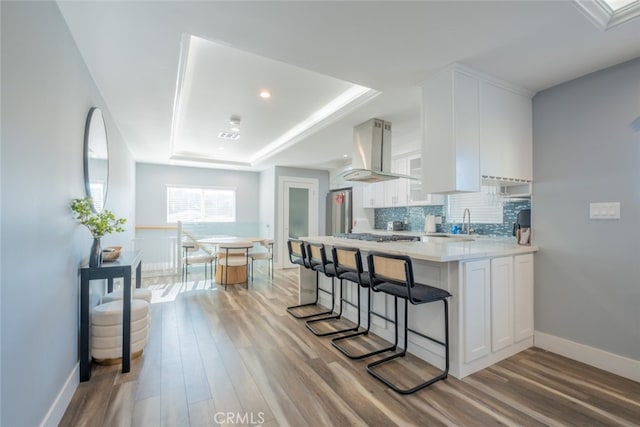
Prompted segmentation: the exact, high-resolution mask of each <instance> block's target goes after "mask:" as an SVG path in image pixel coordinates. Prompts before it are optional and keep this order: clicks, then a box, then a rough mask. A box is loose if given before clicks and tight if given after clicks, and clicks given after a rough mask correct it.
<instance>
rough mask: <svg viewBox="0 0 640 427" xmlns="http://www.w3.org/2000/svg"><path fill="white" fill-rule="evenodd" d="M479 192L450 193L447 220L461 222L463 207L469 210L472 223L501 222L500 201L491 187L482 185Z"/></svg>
mask: <svg viewBox="0 0 640 427" xmlns="http://www.w3.org/2000/svg"><path fill="white" fill-rule="evenodd" d="M481 190H482V191H480V192H479V193H462V194H452V195H450V196H449V197H448V214H447V222H449V223H455V222H462V216H463V214H464V210H465V209H467V208H468V209H469V210H470V211H471V223H472V224H502V222H503V209H502V201H501V200H499V198H498V197H497V195H496V194H492V193H491V191H492V189H491V188H490V187H488V186H484V185H483V186H482V187H481Z"/></svg>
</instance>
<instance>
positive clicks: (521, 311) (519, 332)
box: [514, 254, 534, 342]
mask: <svg viewBox="0 0 640 427" xmlns="http://www.w3.org/2000/svg"><path fill="white" fill-rule="evenodd" d="M514 291H515V292H514V306H515V308H514V316H515V321H514V327H515V341H516V342H519V341H522V340H524V339H526V338H529V337H531V336H533V331H534V325H533V254H526V255H516V256H515V257H514Z"/></svg>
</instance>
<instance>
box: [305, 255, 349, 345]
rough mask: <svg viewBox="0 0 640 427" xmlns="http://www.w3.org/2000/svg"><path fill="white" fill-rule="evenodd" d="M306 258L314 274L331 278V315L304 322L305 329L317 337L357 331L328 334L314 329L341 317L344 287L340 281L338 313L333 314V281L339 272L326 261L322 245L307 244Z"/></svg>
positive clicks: (345, 330) (334, 288)
mask: <svg viewBox="0 0 640 427" xmlns="http://www.w3.org/2000/svg"><path fill="white" fill-rule="evenodd" d="M307 257H308V259H309V262H310V263H311V268H313V269H314V270H315V271H316V274H318V273H323V274H324V275H325V276H327V277H329V278H331V291H332V293H331V313H332V314H331V315H330V316H324V317H321V318H314V319H311V320H307V322H306V326H307V329H309V330H310V331H311V332H312V333H313V334H314V335H316V336H319V337H324V336H327V335H333V334H338V333H340V332H350V331H355V330H357V329H358V327H355V328H347V329H338V330H334V331H329V332H322V331H319V330H317V329H316V328H314V325H315V324H316V323H318V322H329V321H334V320H338V319H340V317H341V316H342V303H343V301H344V299H343V297H342V295H343V286H344V285H343V281H342V280H340V306H339V308H338V312H337V313H333V309H334V307H335V296H334V295H335V291H336V287H335V282H334V280H333V279H334V278H335V277H337V276H338V275H339V274H340V271H338V269H337V268H336V266H335V265H334V264H333V262H331V261H329V260H328V259H327V253H326V250H325V247H324V244H322V243H307ZM316 278H317V276H316ZM318 287H319V286H318ZM320 290H323V289H321V288H320ZM327 293H328V292H327Z"/></svg>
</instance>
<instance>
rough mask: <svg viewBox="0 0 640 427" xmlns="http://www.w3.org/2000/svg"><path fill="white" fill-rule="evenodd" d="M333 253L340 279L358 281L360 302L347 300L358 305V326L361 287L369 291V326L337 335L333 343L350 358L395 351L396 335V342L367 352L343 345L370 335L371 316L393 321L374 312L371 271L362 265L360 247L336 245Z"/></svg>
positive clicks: (362, 357) (361, 357)
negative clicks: (356, 350) (344, 342)
mask: <svg viewBox="0 0 640 427" xmlns="http://www.w3.org/2000/svg"><path fill="white" fill-rule="evenodd" d="M331 253H332V255H333V264H334V265H335V266H336V269H337V270H339V271H341V273H340V274H338V278H339V279H340V280H348V281H350V282H353V283H356V284H357V285H358V304H357V305H355V304H352V303H350V302H349V301H345V302H346V303H347V304H349V305H351V306H353V307H356V308H357V310H358V327H359V326H360V321H361V320H360V301H361V300H360V288H366V289H367V292H368V299H367V328H366V329H364V330H357V329H356V331H357V332H354V333H352V334H347V335H343V336H341V337H337V338H334V339H332V340H331V344H332V345H333V346H334V347H335V348H337V349H338V350H339V351H340V352H341V353H342V354H344V355H345V356H347V357H348V358H349V359H364V358H366V357H370V356H373V355H376V354H380V353H384V352H385V351H393V350H395V349H396V347H397V345H398V340H397V337H396V342H395V343H394V344H393V345H391V346H389V347H384V348H380V349H377V350H374V351H370V352H367V353H360V354H354V353H351V352H349V350H348V349H347V348H346V347H344V346H342V345H341V344H342V342H343V341H346V340H349V339H353V338H355V337H359V336H362V335H368V334H369V330H370V329H371V316H372V315H374V316H377V317H379V318H381V319H384V320H387V321H390V322H393V320H391V319H387V318H386V317H385V316H383V315H381V314H378V313H376V312H374V311H373V310H372V309H371V305H372V299H373V292H371V286H370V282H369V273H368V272H366V271H364V268H363V266H362V254H361V253H360V249H358V248H347V247H339V246H334V247H333V249H332V250H331Z"/></svg>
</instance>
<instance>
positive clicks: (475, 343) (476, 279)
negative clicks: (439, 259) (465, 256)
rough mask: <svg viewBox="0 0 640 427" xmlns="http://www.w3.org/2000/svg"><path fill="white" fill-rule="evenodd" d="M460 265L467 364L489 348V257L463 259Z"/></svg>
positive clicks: (465, 358)
mask: <svg viewBox="0 0 640 427" xmlns="http://www.w3.org/2000/svg"><path fill="white" fill-rule="evenodd" d="M462 266H463V267H462V271H463V278H462V315H463V321H462V327H463V331H462V337H463V338H462V339H463V346H464V363H469V362H471V361H473V360H476V359H479V358H481V357H483V356H486V355H488V354H489V351H490V349H491V323H490V321H491V318H490V315H491V300H490V295H491V289H490V279H491V277H490V268H491V267H490V263H489V260H480V261H469V262H463V263H462Z"/></svg>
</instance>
